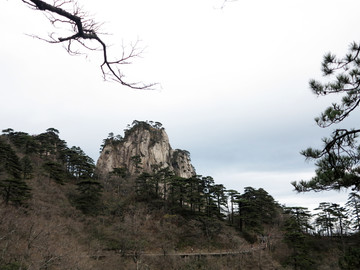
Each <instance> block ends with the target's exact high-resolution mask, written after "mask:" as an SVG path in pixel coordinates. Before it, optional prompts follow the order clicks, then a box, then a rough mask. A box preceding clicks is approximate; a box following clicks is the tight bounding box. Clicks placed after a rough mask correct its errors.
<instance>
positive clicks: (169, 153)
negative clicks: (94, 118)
mask: <svg viewBox="0 0 360 270" xmlns="http://www.w3.org/2000/svg"><path fill="white" fill-rule="evenodd" d="M96 168H97V171H98V173H99V174H100V175H106V174H107V173H109V172H112V171H113V170H114V168H126V169H127V171H128V172H129V173H130V174H132V175H133V174H139V173H142V172H147V173H152V172H154V168H169V169H170V170H171V171H173V172H174V173H175V175H177V176H181V177H184V178H188V177H191V176H193V175H195V169H194V167H193V166H192V165H191V161H190V154H189V152H187V151H185V150H179V149H176V150H173V149H172V148H171V146H170V143H169V138H168V136H167V134H166V132H165V129H164V128H162V127H161V124H160V123H158V122H155V124H153V122H141V121H134V122H133V125H132V126H131V127H129V128H128V129H127V130H125V136H124V138H122V137H119V136H117V137H113V136H110V137H109V138H108V139H106V140H105V142H104V145H103V149H102V151H101V154H100V157H99V159H98V161H97V164H96Z"/></svg>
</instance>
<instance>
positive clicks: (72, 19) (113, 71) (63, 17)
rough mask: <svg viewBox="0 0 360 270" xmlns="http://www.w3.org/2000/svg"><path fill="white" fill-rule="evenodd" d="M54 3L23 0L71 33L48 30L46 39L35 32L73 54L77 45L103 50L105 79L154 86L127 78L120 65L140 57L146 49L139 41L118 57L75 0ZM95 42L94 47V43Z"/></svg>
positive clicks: (131, 86) (153, 85)
mask: <svg viewBox="0 0 360 270" xmlns="http://www.w3.org/2000/svg"><path fill="white" fill-rule="evenodd" d="M52 1H53V2H52V3H51V4H49V3H47V2H45V1H42V0H22V2H23V3H25V4H26V5H28V6H29V7H31V8H32V9H34V10H38V11H41V12H43V13H44V14H45V16H46V17H47V19H48V20H49V21H50V23H51V24H52V25H53V26H54V28H55V29H58V27H61V28H65V29H66V30H69V31H70V34H68V35H66V36H65V37H60V36H58V34H57V33H56V32H53V33H51V34H49V37H48V38H47V39H44V38H40V37H39V36H34V37H37V38H39V39H42V40H45V41H47V42H49V43H63V44H64V45H65V48H66V50H67V52H68V53H69V54H70V55H77V54H81V50H78V49H76V48H77V47H76V45H80V47H81V48H83V49H85V50H90V51H102V53H103V62H102V64H101V65H100V67H101V71H102V74H103V77H104V80H107V81H115V82H118V83H120V84H122V85H124V86H127V87H130V88H133V89H152V88H154V87H155V86H156V83H150V84H146V83H143V82H127V81H125V79H124V77H125V76H124V74H123V73H122V69H121V68H120V67H121V66H122V65H127V64H131V62H132V60H133V59H134V58H137V57H139V56H140V55H141V53H142V52H143V49H140V48H138V45H139V44H138V43H139V41H137V42H135V43H134V44H131V46H130V49H129V51H128V52H125V49H126V48H125V47H123V52H122V54H121V55H120V57H119V58H116V59H113V58H110V57H109V55H108V46H107V44H106V43H105V42H104V41H103V40H102V39H101V38H100V35H101V34H103V33H100V32H99V29H100V26H101V24H99V23H96V22H95V21H94V20H93V19H92V18H91V17H90V16H89V14H87V13H86V12H84V11H83V9H82V8H81V7H80V6H79V5H78V3H77V2H76V0H52ZM94 44H96V46H95V47H93V45H94Z"/></svg>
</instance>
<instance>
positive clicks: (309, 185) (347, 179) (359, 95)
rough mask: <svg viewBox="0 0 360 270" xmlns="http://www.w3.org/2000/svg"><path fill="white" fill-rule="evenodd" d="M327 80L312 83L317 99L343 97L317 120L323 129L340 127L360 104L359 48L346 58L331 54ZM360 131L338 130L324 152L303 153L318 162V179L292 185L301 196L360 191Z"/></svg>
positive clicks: (324, 64) (310, 150)
mask: <svg viewBox="0 0 360 270" xmlns="http://www.w3.org/2000/svg"><path fill="white" fill-rule="evenodd" d="M322 71H323V74H324V76H326V77H329V81H328V82H325V83H322V82H319V81H316V80H311V81H310V88H311V89H312V91H313V93H314V94H315V95H317V96H327V95H340V96H342V99H341V101H340V102H337V103H333V104H332V105H331V106H329V107H328V108H327V109H326V110H325V111H324V112H323V113H322V114H321V115H320V116H319V117H317V118H315V121H316V123H317V124H318V126H320V127H322V128H326V127H329V126H331V125H335V124H339V123H341V122H342V121H343V120H344V119H346V118H347V117H348V116H349V115H350V114H351V113H352V112H353V111H354V110H355V109H356V108H357V107H358V106H359V104H360V45H359V43H355V42H354V43H352V44H351V45H350V47H349V52H348V54H347V55H346V56H345V57H343V58H338V57H336V55H334V54H331V53H328V54H326V55H325V56H324V59H323V62H322ZM359 134H360V129H354V128H350V129H349V128H347V129H346V128H338V129H335V130H334V131H333V132H332V133H331V135H330V137H329V138H324V139H323V144H324V146H323V148H322V149H313V148H308V149H306V150H304V151H302V152H301V154H302V155H304V156H305V158H306V159H307V160H313V161H315V165H316V167H317V169H316V171H315V172H316V176H315V177H313V178H312V179H311V180H309V181H304V180H302V181H299V182H292V185H293V186H294V187H295V190H296V191H298V192H306V191H311V190H314V191H321V190H339V189H342V188H352V189H353V191H359V190H360V163H359V162H360V145H359V143H358V140H357V139H358V136H359Z"/></svg>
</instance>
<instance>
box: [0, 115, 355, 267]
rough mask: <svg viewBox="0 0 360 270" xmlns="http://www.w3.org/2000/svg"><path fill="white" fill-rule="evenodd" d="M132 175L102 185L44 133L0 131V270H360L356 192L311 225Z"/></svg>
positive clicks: (300, 211) (252, 204)
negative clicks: (345, 202) (344, 203)
mask: <svg viewBox="0 0 360 270" xmlns="http://www.w3.org/2000/svg"><path fill="white" fill-rule="evenodd" d="M139 123H142V125H143V122H139ZM135 126H136V125H135ZM131 128H134V126H132V127H130V129H131ZM118 139H119V140H122V139H123V138H121V137H119V138H118ZM104 142H106V143H109V142H111V140H110V139H109V138H107V139H105V140H104ZM103 148H104V147H103ZM141 165H142V164H141V162H138V167H139V171H138V172H137V173H130V172H129V171H128V170H127V168H125V167H121V168H120V167H119V168H113V170H112V171H111V172H109V173H108V174H106V175H101V177H100V176H98V175H97V171H96V167H95V164H94V161H93V160H92V159H91V158H90V157H88V156H87V155H86V154H85V153H84V152H83V151H82V150H81V148H80V147H68V146H67V143H66V142H65V141H63V140H61V139H60V137H59V131H58V130H56V129H54V128H49V129H48V130H46V132H44V133H41V134H39V135H29V134H27V133H25V132H18V131H14V130H12V129H6V130H3V131H2V135H1V136H0V194H1V197H0V198H1V201H0V217H1V218H0V250H1V252H0V269H1V270H3V269H4V270H5V269H6V270H14V269H28V270H30V269H359V257H360V256H359V254H360V250H359V248H358V244H359V239H358V236H357V235H358V234H357V232H358V230H359V220H360V219H359V196H358V195H357V194H356V193H352V194H351V195H350V197H349V202H348V204H347V205H346V207H345V206H344V207H343V206H339V205H336V204H332V203H323V204H321V205H320V206H319V211H318V214H317V215H316V216H312V214H311V213H310V212H309V211H308V210H307V209H306V208H302V207H300V206H299V207H291V208H289V207H284V206H282V205H281V204H279V203H278V202H276V201H275V199H274V198H273V197H272V196H271V195H270V194H268V193H267V192H266V191H265V190H264V189H262V188H259V189H256V188H253V187H246V188H245V189H244V191H242V192H239V191H236V190H229V189H226V187H225V186H223V185H222V184H220V183H217V182H215V180H214V179H213V178H212V177H211V176H201V175H193V176H191V177H189V178H183V177H180V176H179V175H176V173H174V171H172V170H170V169H169V168H164V167H161V166H153V171H152V172H150V173H149V172H141ZM330 255H331V256H330ZM329 258H330V259H329Z"/></svg>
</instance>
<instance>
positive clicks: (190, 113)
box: [0, 0, 360, 208]
mask: <svg viewBox="0 0 360 270" xmlns="http://www.w3.org/2000/svg"><path fill="white" fill-rule="evenodd" d="M79 2H80V4H82V5H83V6H84V9H85V10H87V11H88V12H89V13H90V14H92V15H93V16H94V17H95V20H96V21H99V22H104V25H103V26H102V31H103V32H107V33H111V35H106V36H104V37H103V39H104V40H105V41H106V42H108V43H109V44H112V47H111V51H110V52H111V53H112V54H114V55H115V54H117V55H120V54H121V49H122V48H121V46H122V45H123V44H124V45H127V44H130V43H131V42H134V41H136V40H137V39H140V40H142V42H141V44H142V45H143V47H146V50H145V53H144V54H143V57H142V58H141V59H138V60H137V61H135V62H134V64H133V65H130V66H124V68H125V69H124V72H125V75H126V76H127V77H126V78H127V79H128V80H130V81H138V80H142V81H144V82H159V83H160V84H161V87H159V89H158V90H156V91H134V90H131V89H127V88H124V87H122V86H120V85H118V84H115V83H109V82H104V81H103V80H102V77H101V72H100V69H99V65H100V64H101V54H96V53H93V54H89V55H88V56H87V57H85V56H78V57H71V56H69V55H68V54H67V53H66V51H65V50H64V49H63V48H62V47H61V45H50V44H47V43H45V42H42V41H39V40H37V39H33V38H31V37H29V36H28V35H26V34H37V35H40V36H43V37H46V35H47V33H48V32H50V31H51V30H52V28H51V25H49V23H48V22H47V20H46V18H45V17H44V16H43V15H42V14H41V13H40V12H38V11H32V10H30V9H29V8H27V7H26V6H25V5H24V4H23V3H22V2H21V1H20V0H19V1H6V0H2V1H0V24H1V25H2V26H3V27H2V42H1V43H0V59H1V61H0V80H1V86H0V91H1V92H0V93H1V106H0V123H1V129H5V128H8V127H11V128H13V129H15V130H18V131H25V132H28V133H30V134H39V133H41V132H43V131H45V130H46V129H47V128H49V127H54V128H57V129H59V130H60V135H61V138H62V139H64V140H66V141H67V142H68V145H69V146H72V145H76V146H80V147H81V148H82V149H83V150H84V151H85V152H86V153H87V154H88V155H90V156H91V157H92V158H93V159H94V160H96V159H97V158H98V155H99V147H100V145H101V143H102V140H103V139H104V138H106V137H107V135H108V133H109V132H114V133H115V134H123V129H124V128H125V127H126V125H127V124H129V123H131V122H132V121H133V120H134V119H137V120H153V121H159V122H161V123H162V124H163V126H164V127H165V129H166V131H167V133H168V135H169V138H170V143H171V145H172V147H173V148H180V149H186V150H188V151H189V152H190V153H191V158H192V163H193V165H194V166H195V168H196V170H197V172H198V174H201V175H211V176H213V177H214V179H215V181H216V182H217V183H223V184H224V185H225V186H226V187H227V188H229V189H230V188H231V189H237V190H238V191H240V192H242V191H243V187H246V186H253V187H255V188H260V187H263V188H264V189H265V190H267V191H268V192H269V193H270V194H271V195H272V196H274V198H275V199H276V200H278V201H279V202H280V203H282V204H287V205H289V206H290V205H301V206H307V207H309V208H313V207H316V206H317V205H318V203H319V202H321V201H331V202H342V201H344V200H345V199H346V194H345V193H344V192H341V193H337V192H326V193H311V194H296V193H295V192H293V191H292V186H291V185H290V182H291V181H294V180H301V179H309V178H310V177H311V176H312V175H313V171H314V166H313V165H312V164H311V163H306V162H305V161H304V159H303V157H302V156H301V155H299V152H300V150H302V149H305V148H307V147H308V146H320V144H321V141H320V139H321V138H322V137H324V136H326V135H327V134H329V133H330V132H331V128H330V129H327V130H324V129H320V128H318V127H317V126H316V125H315V122H314V121H313V118H314V117H316V116H318V115H319V114H320V113H321V111H322V110H323V109H324V108H326V106H327V105H329V104H330V103H331V102H333V101H335V97H330V98H327V97H326V98H323V97H322V98H316V97H315V96H314V95H313V94H312V93H311V91H310V90H309V87H308V81H309V79H310V78H321V72H320V65H321V60H322V57H323V55H324V54H325V53H326V52H328V51H332V52H334V53H337V54H339V56H342V55H344V54H345V53H346V51H347V48H348V45H349V44H350V42H352V41H354V40H357V39H358V35H357V33H358V10H360V2H359V1H357V0H342V1H340V0H338V1H333V0H326V1H325V0H316V1H310V0H292V1H289V0H274V1H267V0H257V1H256V0H255V1H241V0H239V1H237V2H233V3H229V4H227V5H226V6H225V8H224V9H220V8H219V7H220V6H221V5H222V1H217V0H210V1H209V0H206V1H205V0H196V1H194V0H183V1H165V0H152V1H148V0H121V1H115V0H103V1H101V2H99V1H95V0H87V1H85V0H79ZM358 117H359V113H358V112H356V113H355V114H353V115H352V117H351V119H348V120H347V121H346V122H345V123H344V124H343V126H344V127H356V125H357V122H356V118H358Z"/></svg>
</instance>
